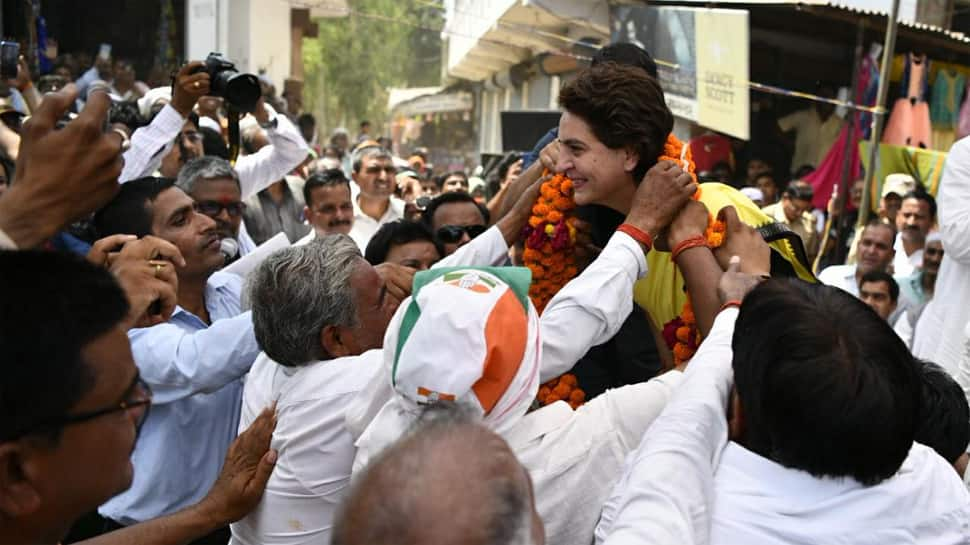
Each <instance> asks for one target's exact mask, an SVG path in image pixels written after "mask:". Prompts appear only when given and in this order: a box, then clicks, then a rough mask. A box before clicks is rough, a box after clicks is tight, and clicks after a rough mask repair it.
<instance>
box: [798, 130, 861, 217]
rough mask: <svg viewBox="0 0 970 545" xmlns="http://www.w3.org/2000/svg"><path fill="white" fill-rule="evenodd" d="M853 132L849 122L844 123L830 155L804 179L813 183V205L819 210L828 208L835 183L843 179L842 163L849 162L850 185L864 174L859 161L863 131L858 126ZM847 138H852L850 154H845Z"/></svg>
mask: <svg viewBox="0 0 970 545" xmlns="http://www.w3.org/2000/svg"><path fill="white" fill-rule="evenodd" d="M852 133H853V134H850V133H849V125H848V124H846V125H843V126H842V131H841V132H840V133H839V138H838V140H836V141H835V144H832V149H830V150H829V153H828V155H826V156H825V159H823V160H822V162H821V163H819V165H818V168H817V169H815V171H814V172H812V173H811V174H809V175H808V176H806V177H805V179H804V181H806V182H808V183H810V184H812V192H813V196H812V206H814V207H815V208H818V209H819V210H825V209H826V206H827V205H828V202H829V198H831V197H832V192H833V191H834V190H835V184H837V183H839V182H840V181H841V180H842V165H843V164H844V163H845V162H846V161H848V162H849V180H848V183H849V184H850V185H851V183H852V182H853V181H854V180H856V179H858V178H859V176H861V175H862V164H861V162H860V161H859V140H860V139H861V137H862V131H861V130H860V129H859V127H858V126H856V127H854V128H853V130H852ZM847 138H850V139H851V140H852V143H851V144H850V146H849V155H848V156H846V154H845V141H846V139H847Z"/></svg>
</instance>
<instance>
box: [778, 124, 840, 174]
mask: <svg viewBox="0 0 970 545" xmlns="http://www.w3.org/2000/svg"><path fill="white" fill-rule="evenodd" d="M778 126H779V127H781V130H782V132H788V131H795V154H794V155H793V156H792V160H791V169H792V171H795V170H798V169H799V168H801V167H802V166H803V165H811V166H812V167H813V168H814V167H817V166H818V165H819V163H821V162H822V159H824V158H825V155H826V154H827V153H828V152H829V149H830V148H831V147H832V144H834V143H835V140H836V139H837V138H838V137H839V131H840V130H841V129H842V118H840V117H839V116H837V115H835V114H832V115H830V116H829V118H828V119H826V120H825V121H822V119H821V118H819V116H818V112H816V111H815V108H808V109H807V110H799V111H797V112H795V113H792V114H788V115H786V116H785V117H783V118H781V119H779V120H778Z"/></svg>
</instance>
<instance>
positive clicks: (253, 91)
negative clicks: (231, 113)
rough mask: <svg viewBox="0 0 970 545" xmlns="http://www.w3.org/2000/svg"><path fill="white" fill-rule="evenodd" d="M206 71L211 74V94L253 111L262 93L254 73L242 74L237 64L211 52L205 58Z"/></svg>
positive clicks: (233, 105) (232, 104)
mask: <svg viewBox="0 0 970 545" xmlns="http://www.w3.org/2000/svg"><path fill="white" fill-rule="evenodd" d="M203 70H204V71H205V72H207V73H208V74H209V94H210V95H212V96H217V97H222V98H223V99H225V101H226V102H227V103H229V105H230V106H232V107H234V108H236V109H237V110H240V111H243V112H249V113H252V112H253V110H255V109H256V103H257V102H258V101H259V97H260V96H261V95H262V90H261V89H260V87H259V79H258V78H257V77H256V76H254V75H252V74H240V73H239V71H238V70H236V65H235V64H233V63H232V61H230V60H229V59H227V58H226V57H224V56H223V55H222V54H221V53H209V56H208V57H206V59H205V68H204V69H199V70H197V72H202V71H203Z"/></svg>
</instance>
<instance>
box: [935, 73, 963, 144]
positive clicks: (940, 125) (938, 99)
mask: <svg viewBox="0 0 970 545" xmlns="http://www.w3.org/2000/svg"><path fill="white" fill-rule="evenodd" d="M966 87H967V80H966V78H965V77H964V76H963V74H961V73H959V72H956V71H950V70H940V71H939V72H937V74H936V81H934V82H933V93H932V95H931V96H930V121H931V122H932V123H933V149H936V150H940V151H947V150H948V149H950V146H952V145H953V142H954V141H955V140H956V129H957V121H958V120H959V112H960V103H961V102H962V100H963V93H964V91H965V90H966Z"/></svg>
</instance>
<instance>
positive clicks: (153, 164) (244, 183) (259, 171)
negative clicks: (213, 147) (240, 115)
mask: <svg viewBox="0 0 970 545" xmlns="http://www.w3.org/2000/svg"><path fill="white" fill-rule="evenodd" d="M274 115H275V117H273V116H274ZM270 117H273V119H275V120H276V127H275V128H269V129H266V137H267V138H268V139H269V145H268V146H263V148H262V149H260V150H259V151H257V152H256V153H253V154H250V155H243V156H241V157H239V160H237V161H236V164H235V165H233V168H235V169H236V173H237V174H239V189H240V191H241V193H242V196H241V198H242V200H246V199H248V198H249V197H252V196H253V195H255V194H257V193H259V192H260V191H262V190H264V189H266V188H267V187H268V186H270V185H271V184H273V183H274V182H277V181H279V180H280V179H281V178H283V177H284V176H285V175H286V174H289V172H290V171H291V170H293V169H294V168H295V167H296V166H297V165H299V164H300V163H302V162H303V160H304V159H306V157H307V154H308V153H309V152H310V148H309V147H307V145H306V142H304V141H303V136H302V135H301V134H300V131H299V130H298V129H297V128H296V127H295V126H294V125H293V123H291V122H290V120H288V119H287V118H286V116H285V115H276V114H275V112H271V113H270ZM184 124H185V118H184V117H182V116H181V114H179V113H178V111H176V110H175V108H173V107H172V105H171V104H166V105H165V107H164V108H162V110H161V111H160V112H158V115H156V116H155V119H153V120H152V122H151V124H150V125H148V126H147V127H142V128H140V129H138V130H136V131H135V132H134V133H132V135H131V147H130V148H129V149H128V151H126V152H125V154H124V159H125V166H124V168H123V169H122V172H121V176H119V177H118V182H119V183H125V182H128V181H131V180H134V179H137V178H141V177H143V176H150V175H151V174H152V173H153V172H155V171H156V170H158V167H159V166H160V165H161V164H162V159H163V158H164V157H165V156H166V155H167V154H168V152H169V150H171V149H172V146H173V145H174V142H175V137H176V136H178V134H179V132H181V130H182V126H183V125H184Z"/></svg>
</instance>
